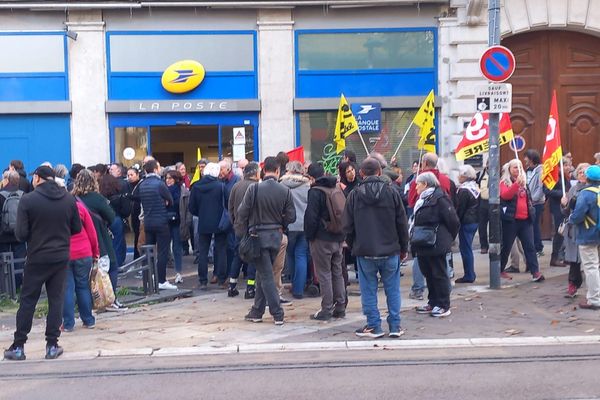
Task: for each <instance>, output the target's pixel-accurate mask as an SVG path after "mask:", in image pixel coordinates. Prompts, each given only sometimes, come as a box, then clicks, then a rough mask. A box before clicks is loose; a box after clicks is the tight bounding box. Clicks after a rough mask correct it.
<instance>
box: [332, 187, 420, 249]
mask: <svg viewBox="0 0 600 400" xmlns="http://www.w3.org/2000/svg"><path fill="white" fill-rule="evenodd" d="M344 214H345V215H344V232H346V233H347V237H346V242H347V243H348V246H350V248H352V254H353V255H355V256H363V257H386V256H392V255H396V254H399V253H401V252H402V253H404V252H406V251H407V249H408V227H407V222H406V213H405V211H404V205H403V204H402V198H401V197H400V191H399V190H397V189H394V188H393V187H392V186H391V185H390V184H388V183H385V182H384V181H383V180H382V179H381V178H380V177H378V176H369V177H367V178H366V179H365V180H364V181H363V182H362V183H361V185H360V186H358V187H357V188H356V189H354V190H353V191H352V193H350V196H348V200H347V202H346V208H345V210H344Z"/></svg>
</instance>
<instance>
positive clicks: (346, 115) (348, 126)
mask: <svg viewBox="0 0 600 400" xmlns="http://www.w3.org/2000/svg"><path fill="white" fill-rule="evenodd" d="M355 132H358V123H357V122H356V118H354V114H352V110H351V109H350V106H349V105H348V102H347V101H346V98H345V97H344V95H343V94H342V96H341V97H340V107H339V108H338V113H337V120H336V122H335V131H334V134H333V141H334V142H335V143H336V145H337V148H336V153H338V154H339V153H341V152H342V151H344V149H346V138H347V137H348V136H350V135H352V134H353V133H355Z"/></svg>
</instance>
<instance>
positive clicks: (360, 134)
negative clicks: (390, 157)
mask: <svg viewBox="0 0 600 400" xmlns="http://www.w3.org/2000/svg"><path fill="white" fill-rule="evenodd" d="M356 133H358V137H359V138H360V141H361V142H362V145H363V147H364V148H365V152H366V153H367V157H369V150H368V149H367V144H366V143H365V139H363V137H362V133H360V129H358V127H357V128H356Z"/></svg>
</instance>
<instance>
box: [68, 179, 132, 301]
mask: <svg viewBox="0 0 600 400" xmlns="http://www.w3.org/2000/svg"><path fill="white" fill-rule="evenodd" d="M72 193H73V196H76V197H77V198H78V199H80V200H81V201H82V202H83V204H84V205H85V207H86V209H87V211H88V212H89V213H90V215H91V217H92V221H93V222H94V229H95V230H96V236H97V238H98V247H99V251H100V257H103V256H107V257H108V259H109V262H110V269H109V270H108V275H109V277H110V283H111V285H112V289H113V292H114V293H115V302H114V303H113V304H111V305H110V306H109V307H107V308H106V311H125V310H127V307H125V306H124V305H123V304H121V302H120V301H119V300H118V299H116V294H117V278H118V273H119V271H118V269H117V268H116V261H115V258H116V256H115V250H114V248H113V242H112V238H111V237H110V233H109V231H108V227H109V226H110V225H111V224H112V222H113V220H114V219H115V212H114V210H113V209H112V207H111V206H110V205H109V203H108V199H107V198H106V197H104V196H102V195H101V194H100V193H99V188H98V181H97V180H96V178H95V177H94V173H93V172H92V171H90V170H86V169H84V170H82V171H80V172H79V174H77V178H76V179H75V182H74V184H73V191H72Z"/></svg>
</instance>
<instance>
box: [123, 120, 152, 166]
mask: <svg viewBox="0 0 600 400" xmlns="http://www.w3.org/2000/svg"><path fill="white" fill-rule="evenodd" d="M131 149H133V151H134V153H132V152H131ZM147 155H148V128H146V127H127V128H115V161H116V162H120V163H122V164H123V165H125V166H128V167H130V166H132V165H134V164H138V165H139V166H142V162H143V160H144V157H146V156H147Z"/></svg>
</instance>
